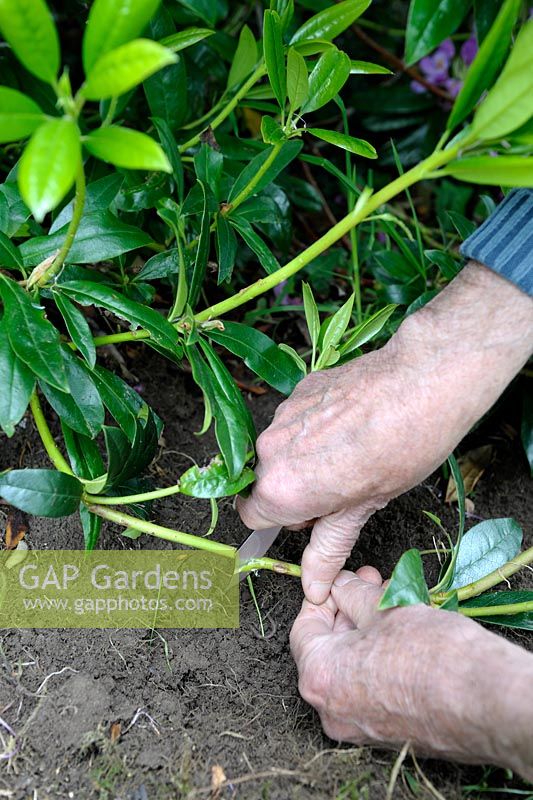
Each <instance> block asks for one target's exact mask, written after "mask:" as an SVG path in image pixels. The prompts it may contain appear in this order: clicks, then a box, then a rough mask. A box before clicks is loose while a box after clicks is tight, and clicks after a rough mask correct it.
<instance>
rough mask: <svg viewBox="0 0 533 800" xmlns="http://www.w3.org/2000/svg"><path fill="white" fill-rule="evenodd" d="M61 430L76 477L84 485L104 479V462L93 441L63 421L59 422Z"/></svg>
mask: <svg viewBox="0 0 533 800" xmlns="http://www.w3.org/2000/svg"><path fill="white" fill-rule="evenodd" d="M61 430H62V432H63V439H64V441H65V447H66V448H67V454H68V457H69V461H70V465H71V467H72V469H73V470H74V473H75V474H76V476H77V477H78V478H80V479H81V480H82V481H83V482H84V483H85V484H86V485H87V483H88V482H89V483H91V482H93V483H94V482H95V481H96V479H98V478H105V477H106V476H105V466H104V461H103V459H102V456H101V454H100V448H99V447H98V444H97V443H96V442H95V441H94V439H91V438H89V437H88V436H83V435H82V434H80V433H77V432H76V431H74V430H72V428H69V426H68V425H66V424H65V422H64V421H63V420H61ZM91 491H94V490H93V489H91Z"/></svg>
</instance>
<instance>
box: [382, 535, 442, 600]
mask: <svg viewBox="0 0 533 800" xmlns="http://www.w3.org/2000/svg"><path fill="white" fill-rule="evenodd" d="M429 602H430V599H429V590H428V587H427V584H426V579H425V578H424V567H423V565H422V558H421V556H420V551H419V550H415V549H413V550H408V551H407V552H406V553H404V554H403V556H402V557H401V558H400V560H399V561H398V563H397V564H396V566H395V567H394V571H393V573H392V576H391V579H390V582H389V585H388V586H387V588H386V589H385V591H384V593H383V595H382V597H381V600H380V601H379V606H378V607H379V608H380V609H385V608H395V607H396V606H413V605H416V604H417V603H425V604H426V605H429Z"/></svg>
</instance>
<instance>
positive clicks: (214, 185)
mask: <svg viewBox="0 0 533 800" xmlns="http://www.w3.org/2000/svg"><path fill="white" fill-rule="evenodd" d="M223 167H224V156H223V155H222V153H221V152H219V151H218V150H215V148H214V147H210V146H209V145H208V144H207V142H204V143H203V144H202V145H201V147H200V149H199V150H198V152H197V153H196V155H195V156H194V169H195V170H196V177H197V178H198V180H199V181H201V182H202V183H203V184H205V185H206V186H209V188H210V189H211V191H212V192H213V194H214V195H215V196H217V195H218V190H219V183H220V176H221V175H222V169H223Z"/></svg>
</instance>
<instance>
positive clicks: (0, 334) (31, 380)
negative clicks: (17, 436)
mask: <svg viewBox="0 0 533 800" xmlns="http://www.w3.org/2000/svg"><path fill="white" fill-rule="evenodd" d="M0 386H1V387H2V388H1V390H0V427H1V428H2V429H3V430H4V431H5V432H6V434H7V435H8V436H13V434H14V432H15V425H17V423H19V422H20V420H21V419H22V417H23V416H24V413H25V411H26V408H27V407H28V403H29V401H30V397H31V394H32V392H33V388H34V386H35V376H34V375H33V373H32V372H31V370H30V369H29V368H28V367H27V366H26V364H24V362H23V361H21V360H20V359H19V358H18V357H17V356H16V355H15V353H14V351H13V349H12V347H11V345H10V343H9V339H8V336H7V332H6V322H5V319H3V320H2V322H1V323H0Z"/></svg>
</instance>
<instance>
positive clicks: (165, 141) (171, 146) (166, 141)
mask: <svg viewBox="0 0 533 800" xmlns="http://www.w3.org/2000/svg"><path fill="white" fill-rule="evenodd" d="M152 122H153V123H154V125H155V127H156V130H157V133H158V134H159V139H160V141H161V146H162V147H163V150H164V151H165V155H166V157H167V158H168V160H169V162H170V165H171V167H172V177H173V178H174V181H175V183H176V189H177V191H178V199H179V202H180V203H181V202H183V192H184V182H183V164H182V162H181V156H180V151H179V149H178V145H177V143H176V139H175V138H174V134H173V133H172V128H171V127H170V125H169V124H168V122H167V120H166V119H162V118H161V117H152Z"/></svg>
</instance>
